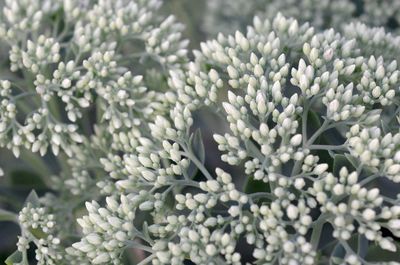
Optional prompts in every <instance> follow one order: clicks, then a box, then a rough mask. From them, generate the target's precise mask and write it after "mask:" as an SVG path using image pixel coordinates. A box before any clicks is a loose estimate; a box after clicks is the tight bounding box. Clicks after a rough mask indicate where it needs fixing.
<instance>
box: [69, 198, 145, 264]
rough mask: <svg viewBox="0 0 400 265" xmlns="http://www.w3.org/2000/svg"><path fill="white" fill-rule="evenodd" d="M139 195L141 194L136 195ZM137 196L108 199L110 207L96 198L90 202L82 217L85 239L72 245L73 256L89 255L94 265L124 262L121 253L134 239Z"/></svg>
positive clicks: (81, 222)
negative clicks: (101, 203)
mask: <svg viewBox="0 0 400 265" xmlns="http://www.w3.org/2000/svg"><path fill="white" fill-rule="evenodd" d="M136 197H137V196H136ZM137 204H138V202H137V198H135V196H133V195H132V196H123V195H122V196H121V197H120V198H119V199H116V198H115V197H107V198H106V206H105V207H101V206H100V205H99V204H98V203H96V202H95V201H93V202H91V203H90V202H86V209H87V211H88V215H85V216H83V217H82V218H80V219H78V220H77V221H78V223H79V225H80V226H81V227H82V232H83V237H82V239H81V241H79V242H76V243H74V244H72V248H69V249H68V252H69V254H70V255H72V256H78V257H79V256H87V257H88V258H89V259H90V260H91V261H92V264H110V262H111V263H113V264H121V263H120V253H121V251H122V250H123V248H124V247H125V246H126V244H127V242H126V241H127V240H130V239H132V238H133V229H134V227H133V224H132V222H131V220H132V219H133V218H134V217H135V207H137Z"/></svg>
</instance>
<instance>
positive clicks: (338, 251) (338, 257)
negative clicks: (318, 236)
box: [331, 242, 346, 264]
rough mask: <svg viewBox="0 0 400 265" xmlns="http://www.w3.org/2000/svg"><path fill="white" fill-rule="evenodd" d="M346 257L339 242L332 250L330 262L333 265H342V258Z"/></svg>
mask: <svg viewBox="0 0 400 265" xmlns="http://www.w3.org/2000/svg"><path fill="white" fill-rule="evenodd" d="M345 255H346V250H345V249H344V247H343V246H342V244H340V243H339V242H338V243H337V244H336V246H335V248H334V249H333V252H332V256H331V260H332V262H333V264H342V261H343V258H344V256H345Z"/></svg>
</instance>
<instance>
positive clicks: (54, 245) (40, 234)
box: [17, 203, 63, 265]
mask: <svg viewBox="0 0 400 265" xmlns="http://www.w3.org/2000/svg"><path fill="white" fill-rule="evenodd" d="M18 221H19V224H20V226H21V230H22V235H21V236H20V237H19V239H18V243H17V247H18V251H20V252H25V251H26V250H27V249H29V247H30V246H29V243H30V242H32V243H33V244H35V246H36V248H37V249H36V250H35V259H36V260H37V264H40V265H45V264H50V265H56V264H59V262H60V261H61V260H62V258H63V251H62V248H61V245H60V242H61V241H60V239H59V238H58V237H56V236H54V234H55V232H56V229H57V224H56V220H55V215H54V214H50V213H49V210H48V209H47V208H46V207H40V206H38V207H35V206H33V205H32V204H31V203H28V204H27V205H26V206H25V207H24V208H22V210H21V212H20V213H19V216H18Z"/></svg>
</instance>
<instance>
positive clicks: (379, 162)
mask: <svg viewBox="0 0 400 265" xmlns="http://www.w3.org/2000/svg"><path fill="white" fill-rule="evenodd" d="M347 137H348V142H349V147H350V151H351V153H352V154H353V155H354V156H355V157H358V158H359V159H360V161H361V163H363V164H364V165H366V166H368V167H370V168H372V169H374V171H375V172H377V173H378V174H382V176H385V177H387V178H389V179H390V180H392V181H394V182H400V152H399V142H400V134H399V133H396V134H392V133H388V134H383V133H382V129H381V128H379V127H366V128H363V127H361V126H360V125H358V124H356V125H354V126H352V127H351V128H350V131H349V132H348V135H347Z"/></svg>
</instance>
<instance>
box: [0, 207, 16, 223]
mask: <svg viewBox="0 0 400 265" xmlns="http://www.w3.org/2000/svg"><path fill="white" fill-rule="evenodd" d="M16 220H17V215H16V214H15V213H13V212H10V211H7V210H3V209H0V221H16Z"/></svg>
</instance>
